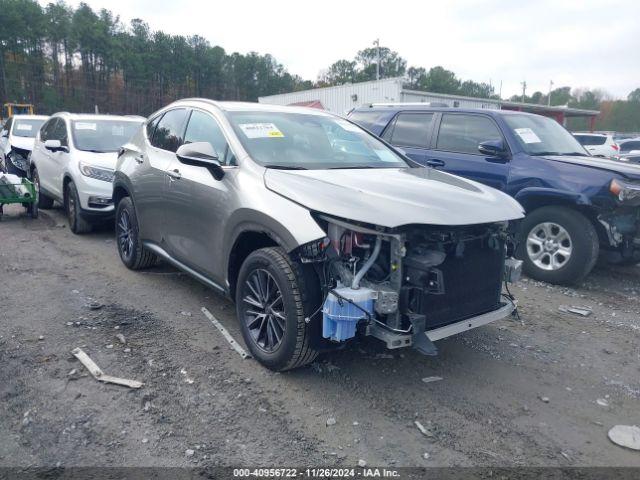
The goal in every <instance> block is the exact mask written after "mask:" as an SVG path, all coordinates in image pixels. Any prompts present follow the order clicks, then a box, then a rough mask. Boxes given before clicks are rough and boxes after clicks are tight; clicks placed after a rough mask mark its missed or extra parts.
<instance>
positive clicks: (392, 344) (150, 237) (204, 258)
mask: <svg viewBox="0 0 640 480" xmlns="http://www.w3.org/2000/svg"><path fill="white" fill-rule="evenodd" d="M113 199H114V202H115V203H116V205H117V208H116V236H117V246H118V251H119V254H120V258H121V259H122V261H123V262H124V264H125V265H126V266H127V267H129V268H131V269H134V270H135V269H141V268H145V267H150V266H152V265H153V264H154V263H155V262H156V260H157V259H158V258H161V259H163V260H166V261H168V262H169V263H171V264H173V265H175V266H177V267H178V268H180V269H182V270H184V271H185V272H187V273H189V274H191V275H193V276H194V277H195V278H197V279H198V280H200V281H202V282H203V283H205V284H207V285H209V286H211V287H212V288H214V289H216V290H218V291H219V292H221V293H223V294H225V295H227V296H229V297H231V298H232V299H234V300H235V303H236V309H237V317H238V319H239V322H240V326H241V331H242V335H243V337H244V340H245V342H246V344H247V346H248V348H249V350H250V351H251V353H252V354H253V356H254V357H255V358H256V359H257V360H258V361H260V362H261V363H262V364H263V365H265V366H267V367H268V368H271V369H274V370H286V369H290V368H295V367H297V366H300V365H304V364H306V363H308V362H310V361H312V360H313V359H314V358H315V357H316V355H317V353H318V352H320V351H323V350H326V349H330V348H332V347H335V346H337V345H341V344H342V343H343V342H345V341H348V340H349V339H351V338H353V337H354V336H356V335H371V336H374V337H376V338H378V339H380V340H382V341H383V342H384V343H385V344H386V346H387V347H388V348H400V347H408V346H413V347H414V348H416V349H417V350H419V351H420V352H422V353H425V354H429V355H433V354H435V353H436V348H435V346H434V344H433V342H434V341H436V340H439V339H441V338H444V337H447V336H450V335H453V334H455V333H459V332H462V331H465V330H468V329H471V328H474V327H478V326H481V325H484V324H487V323H489V322H491V321H494V320H497V319H500V318H503V317H506V316H508V315H509V314H511V313H512V312H513V310H514V308H515V307H514V304H513V299H512V298H511V297H510V296H509V295H506V294H503V293H502V283H503V281H504V280H505V279H508V277H511V276H513V275H516V274H517V271H518V269H519V264H518V261H516V260H513V259H512V258H507V257H508V255H509V252H510V251H511V250H512V249H513V246H512V245H511V241H510V238H511V237H510V229H509V225H510V222H509V221H510V220H514V219H518V218H521V217H522V216H523V211H522V208H521V206H520V205H519V204H518V203H517V202H516V201H515V200H513V199H512V198H511V197H509V196H508V195H505V194H502V193H501V192H499V191H497V190H494V189H492V188H489V187H486V186H483V185H481V184H479V183H475V182H472V181H468V180H464V179H462V178H459V177H456V176H453V175H449V174H446V173H442V172H439V171H437V170H435V169H430V168H421V167H417V166H416V165H414V164H413V163H411V161H410V160H408V159H407V158H406V157H405V156H404V155H403V154H402V153H401V152H400V151H398V150H396V149H394V148H392V147H390V146H389V145H387V144H386V143H384V142H383V141H381V140H379V139H377V138H376V137H375V136H373V135H371V134H370V133H368V132H367V131H365V130H363V129H361V128H360V127H358V126H356V125H355V124H353V123H351V122H349V121H347V120H344V119H342V118H339V117H336V116H333V115H330V114H328V113H325V112H322V111H318V110H313V109H304V108H294V107H279V106H271V105H259V104H251V103H224V102H222V103H219V102H214V101H209V100H204V99H190V100H182V101H178V102H175V103H173V104H171V105H169V106H168V107H166V108H164V109H162V110H160V111H159V112H156V113H155V114H153V115H152V116H151V117H150V118H149V120H148V121H147V123H146V124H145V126H144V128H142V129H141V130H140V131H139V132H138V133H137V134H136V135H134V137H133V138H132V139H131V141H130V142H129V143H127V144H125V145H124V147H123V148H122V149H121V151H120V154H119V160H118V164H117V168H116V173H115V179H114V191H113Z"/></svg>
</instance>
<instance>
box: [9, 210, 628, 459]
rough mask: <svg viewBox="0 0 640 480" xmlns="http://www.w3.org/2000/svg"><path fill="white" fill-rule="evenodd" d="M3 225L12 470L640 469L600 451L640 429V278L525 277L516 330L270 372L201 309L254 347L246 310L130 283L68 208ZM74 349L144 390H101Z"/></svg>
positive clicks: (503, 328) (165, 277)
mask: <svg viewBox="0 0 640 480" xmlns="http://www.w3.org/2000/svg"><path fill="white" fill-rule="evenodd" d="M6 214H7V215H5V218H4V219H3V220H2V222H0V278H2V286H1V287H0V325H1V331H0V365H1V367H0V406H1V407H0V408H1V410H2V414H1V415H0V466H20V467H28V466H55V465H61V466H95V465H102V466H219V465H225V466H229V465H231V466H261V465H262V466H276V465H277V466H286V465H289V466H292V465H295V466H303V465H316V466H328V465H343V466H354V465H356V464H357V463H358V461H359V460H361V459H362V460H365V461H366V462H367V464H368V465H379V466H396V467H397V466H487V465H495V466H548V465H553V466H640V452H636V451H632V450H626V449H624V448H621V447H619V446H616V445H614V444H613V443H611V442H610V441H609V440H608V438H607V431H608V430H609V428H611V427H612V426H613V425H616V424H625V425H634V424H635V425H640V342H639V340H640V315H639V314H640V299H639V292H640V267H625V268H602V267H601V268H599V269H597V270H596V271H594V273H593V274H592V275H591V276H590V277H589V278H588V279H587V281H585V282H584V283H583V284H582V285H580V286H579V287H577V288H571V289H570V288H562V287H557V286H551V285H546V284H542V283H539V282H534V281H531V280H526V279H525V280H524V281H522V282H521V283H519V284H518V285H516V286H514V287H513V293H514V294H515V295H516V296H517V297H518V299H519V303H520V314H521V322H520V321H517V320H515V319H509V320H504V321H501V322H498V323H494V324H491V325H488V326H485V327H482V328H479V329H476V330H474V331H471V332H467V333H465V334H462V335H459V336H456V337H453V338H449V339H446V340H443V341H441V342H438V344H437V346H438V347H439V350H440V355H439V356H438V357H435V358H431V357H423V356H421V355H420V354H418V353H417V352H415V351H413V350H401V351H395V352H389V351H386V350H384V349H383V348H381V346H380V344H379V343H378V342H377V341H376V340H374V339H367V340H360V341H357V342H355V343H353V344H351V345H350V346H349V348H347V349H344V350H342V351H338V352H335V353H332V354H331V355H325V356H324V357H322V358H320V359H319V360H318V361H316V362H315V363H314V364H313V365H311V366H309V367H307V368H302V369H299V370H297V371H293V372H288V373H285V374H275V373H272V372H270V371H268V370H266V369H264V368H262V367H260V366H259V365H258V364H257V363H256V362H255V361H254V360H251V359H248V360H243V359H242V358H241V357H240V356H239V355H238V354H237V353H236V352H235V351H234V350H232V349H231V348H230V347H229V345H228V343H227V342H226V341H225V340H224V338H223V337H222V335H221V334H220V333H219V332H218V331H217V330H216V329H215V328H214V327H213V325H212V324H211V322H210V321H209V320H208V319H207V318H206V317H205V316H204V315H203V314H202V312H201V307H206V308H207V309H208V310H209V311H211V312H212V313H213V315H215V316H216V317H217V318H218V319H219V320H220V321H221V322H222V323H223V324H224V325H225V326H226V327H227V329H228V330H229V331H230V332H231V334H232V335H233V336H234V337H236V338H237V339H239V340H241V337H240V334H239V331H238V328H237V325H236V320H235V318H234V309H233V305H232V304H231V303H230V302H228V301H227V300H225V299H223V298H221V297H220V296H218V295H217V294H216V293H214V292H213V291H211V290H208V289H207V288H205V287H204V286H202V285H201V284H199V283H197V282H196V281H195V280H193V279H191V278H190V277H187V276H186V275H184V274H181V273H179V272H177V271H175V270H174V269H172V268H170V267H167V266H160V267H156V268H154V269H152V270H149V271H147V272H144V273H140V272H131V271H129V270H127V269H126V268H125V267H124V266H123V265H122V264H121V262H120V260H119V258H118V255H117V252H116V248H115V244H114V240H113V233H112V232H111V231H109V229H105V230H103V231H100V232H97V233H92V234H89V235H85V236H81V237H79V236H75V235H73V234H72V233H71V232H70V231H69V229H68V228H67V226H66V221H65V219H64V218H63V216H62V214H61V212H60V211H59V210H52V211H47V212H42V215H41V218H40V219H38V220H31V219H29V218H27V217H26V216H25V215H24V214H23V210H21V209H18V208H6ZM563 305H565V306H571V305H586V306H589V307H591V308H592V309H593V314H592V315H590V316H588V317H580V316H576V315H572V314H567V313H562V312H560V311H559V307H561V306H563ZM118 334H122V335H124V339H125V341H126V343H125V344H122V342H121V339H118V338H117V337H116V335H118ZM75 347H82V348H83V349H84V350H85V351H86V352H87V353H88V354H89V355H90V356H91V357H92V358H93V359H94V360H95V362H96V363H97V364H98V365H99V366H100V367H101V368H102V369H103V370H104V371H105V372H106V373H108V374H112V375H117V376H121V377H126V378H131V379H137V380H140V381H142V382H144V387H143V388H141V389H139V390H130V389H127V388H125V387H120V386H116V385H107V384H103V383H99V382H97V381H96V380H94V379H93V378H92V377H90V376H89V375H88V372H87V371H86V370H85V369H84V368H83V367H82V365H81V364H80V363H79V362H78V361H77V360H76V359H75V358H74V357H73V356H72V355H71V353H70V352H71V350H72V349H74V348H75ZM429 376H440V377H442V380H440V381H435V382H432V383H425V382H423V381H422V378H424V377H429ZM598 399H601V402H600V403H602V404H603V405H600V404H599V403H597V400H598ZM330 418H331V419H335V424H332V423H333V422H331V421H330V422H329V425H328V424H327V420H328V419H330ZM416 420H417V421H419V422H420V423H421V424H422V425H424V427H426V428H427V429H428V431H429V432H430V434H431V435H430V436H426V435H423V434H422V433H421V432H420V431H419V430H418V428H417V427H416V425H415V424H414V422H415V421H416ZM191 451H193V452H191ZM425 453H428V454H429V455H428V458H425V455H424V454H425Z"/></svg>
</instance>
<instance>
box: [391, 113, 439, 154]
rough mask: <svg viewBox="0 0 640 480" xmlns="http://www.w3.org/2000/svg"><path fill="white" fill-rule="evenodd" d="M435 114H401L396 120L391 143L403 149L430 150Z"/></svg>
mask: <svg viewBox="0 0 640 480" xmlns="http://www.w3.org/2000/svg"><path fill="white" fill-rule="evenodd" d="M432 120H433V113H401V114H400V115H398V118H397V119H396V123H395V126H394V128H393V132H392V133H391V143H392V144H393V145H398V146H401V147H418V148H429V132H430V130H431V121H432Z"/></svg>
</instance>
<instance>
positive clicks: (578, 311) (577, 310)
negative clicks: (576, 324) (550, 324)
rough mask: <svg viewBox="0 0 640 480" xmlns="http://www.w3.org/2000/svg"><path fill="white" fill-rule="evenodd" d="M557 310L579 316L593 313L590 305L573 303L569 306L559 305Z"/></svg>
mask: <svg viewBox="0 0 640 480" xmlns="http://www.w3.org/2000/svg"><path fill="white" fill-rule="evenodd" d="M558 310H559V311H561V312H562V313H573V314H574V315H580V316H581V317H588V316H589V315H591V314H592V313H593V310H592V309H591V307H586V306H575V305H571V306H570V307H567V306H565V305H561V306H560V307H559V308H558Z"/></svg>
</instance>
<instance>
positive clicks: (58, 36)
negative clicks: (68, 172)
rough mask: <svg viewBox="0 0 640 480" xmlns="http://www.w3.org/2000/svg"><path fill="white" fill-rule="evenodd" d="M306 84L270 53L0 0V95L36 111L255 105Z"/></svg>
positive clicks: (84, 9) (25, 0) (54, 6)
mask: <svg viewBox="0 0 640 480" xmlns="http://www.w3.org/2000/svg"><path fill="white" fill-rule="evenodd" d="M311 86H312V83H311V82H305V81H304V80H303V79H301V78H300V77H298V76H296V75H291V74H290V73H288V72H287V71H286V69H285V68H284V67H283V66H282V65H281V64H279V63H278V62H277V61H276V60H275V59H274V58H273V57H272V56H271V55H268V54H267V55H261V54H258V53H255V52H251V53H247V54H239V53H227V52H225V50H224V49H223V48H221V47H219V46H213V45H211V44H210V43H209V42H208V41H207V40H205V39H204V38H202V37H200V36H198V35H193V36H188V37H185V36H182V35H169V34H167V33H164V32H162V31H153V30H152V29H151V28H150V27H149V25H148V24H147V23H145V22H144V21H142V20H140V19H134V20H132V21H131V22H130V24H128V25H125V24H123V23H122V22H121V21H120V19H119V17H118V16H117V15H115V14H113V13H112V12H111V11H109V10H106V9H101V10H99V11H94V10H93V9H91V7H89V6H88V5H87V4H84V3H81V4H80V5H79V6H78V7H77V8H75V9H74V8H73V7H71V6H69V5H67V4H66V3H64V1H61V0H60V1H58V2H57V3H49V4H48V5H47V6H46V7H42V6H41V5H40V4H38V3H37V2H36V1H34V0H0V96H1V97H2V100H3V101H4V102H8V101H10V102H21V101H24V102H27V103H33V104H34V105H35V106H36V110H37V111H38V112H43V113H51V112H55V111H58V110H71V111H93V110H94V107H95V106H97V107H98V109H99V110H100V111H104V112H110V113H123V114H125V113H126V114H142V115H146V114H149V113H150V112H152V111H154V110H155V109H157V108H160V107H161V106H163V105H166V104H167V103H168V102H170V101H172V100H175V99H177V98H183V97H190V96H199V97H210V98H215V99H221V100H228V99H233V100H257V98H258V96H261V95H269V94H274V93H283V92H289V91H292V90H297V89H304V88H310V87H311Z"/></svg>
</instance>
